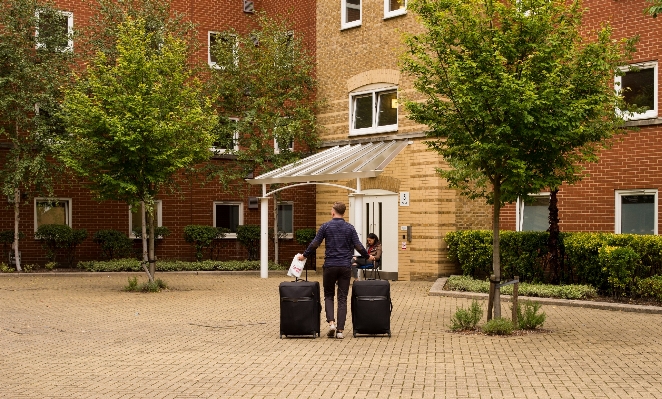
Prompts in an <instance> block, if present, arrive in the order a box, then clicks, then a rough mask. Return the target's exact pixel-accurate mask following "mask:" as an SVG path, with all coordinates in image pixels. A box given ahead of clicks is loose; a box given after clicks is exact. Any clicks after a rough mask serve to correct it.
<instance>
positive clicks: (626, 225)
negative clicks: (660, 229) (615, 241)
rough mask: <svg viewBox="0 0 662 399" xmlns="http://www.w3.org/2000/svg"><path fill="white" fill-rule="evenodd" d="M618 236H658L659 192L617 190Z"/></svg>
mask: <svg viewBox="0 0 662 399" xmlns="http://www.w3.org/2000/svg"><path fill="white" fill-rule="evenodd" d="M615 224H616V228H615V232H616V234H657V190H616V223H615Z"/></svg>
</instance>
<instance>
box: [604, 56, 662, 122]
mask: <svg viewBox="0 0 662 399" xmlns="http://www.w3.org/2000/svg"><path fill="white" fill-rule="evenodd" d="M620 69H621V71H622V72H623V75H622V76H616V77H615V78H614V86H615V87H616V90H617V91H618V92H619V93H620V94H621V95H622V96H623V100H624V101H625V103H626V104H628V105H632V106H635V107H637V108H639V110H638V111H639V112H635V113H633V114H629V113H628V114H625V115H623V116H624V117H625V118H626V119H630V120H635V119H650V118H657V62H645V63H641V64H633V65H630V66H625V67H621V68H620Z"/></svg>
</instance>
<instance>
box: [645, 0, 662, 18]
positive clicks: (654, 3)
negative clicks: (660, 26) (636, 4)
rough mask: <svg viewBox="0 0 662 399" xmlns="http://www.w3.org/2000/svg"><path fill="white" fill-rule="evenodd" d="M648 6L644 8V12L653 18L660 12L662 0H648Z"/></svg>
mask: <svg viewBox="0 0 662 399" xmlns="http://www.w3.org/2000/svg"><path fill="white" fill-rule="evenodd" d="M648 3H650V6H648V7H647V8H646V12H647V13H648V14H650V15H651V16H652V17H653V18H657V15H658V14H662V0H648Z"/></svg>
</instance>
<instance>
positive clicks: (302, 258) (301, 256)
mask: <svg viewBox="0 0 662 399" xmlns="http://www.w3.org/2000/svg"><path fill="white" fill-rule="evenodd" d="M297 259H299V260H306V258H305V257H304V256H303V254H299V255H297Z"/></svg>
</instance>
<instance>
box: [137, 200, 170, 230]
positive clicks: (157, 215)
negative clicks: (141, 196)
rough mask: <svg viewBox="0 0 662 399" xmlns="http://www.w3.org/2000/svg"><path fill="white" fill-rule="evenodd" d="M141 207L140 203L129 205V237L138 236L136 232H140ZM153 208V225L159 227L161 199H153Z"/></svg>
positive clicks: (161, 212)
mask: <svg viewBox="0 0 662 399" xmlns="http://www.w3.org/2000/svg"><path fill="white" fill-rule="evenodd" d="M141 208H142V207H141V206H140V205H137V206H135V207H129V237H131V238H136V237H139V235H137V234H136V233H138V234H140V232H142V217H141V216H140V209H141ZM154 210H155V212H156V213H155V214H154V222H155V224H154V227H161V226H162V224H161V222H162V220H161V215H162V214H163V209H162V205H161V200H157V201H154ZM157 238H158V237H157Z"/></svg>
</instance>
